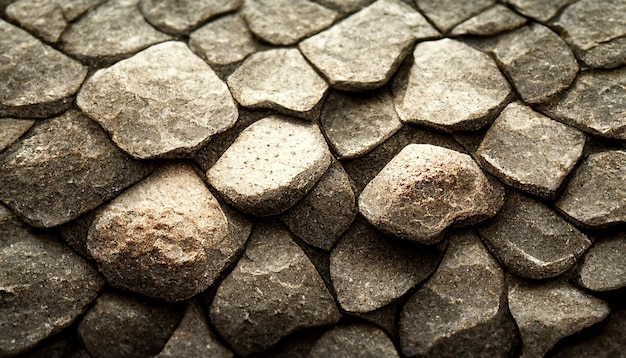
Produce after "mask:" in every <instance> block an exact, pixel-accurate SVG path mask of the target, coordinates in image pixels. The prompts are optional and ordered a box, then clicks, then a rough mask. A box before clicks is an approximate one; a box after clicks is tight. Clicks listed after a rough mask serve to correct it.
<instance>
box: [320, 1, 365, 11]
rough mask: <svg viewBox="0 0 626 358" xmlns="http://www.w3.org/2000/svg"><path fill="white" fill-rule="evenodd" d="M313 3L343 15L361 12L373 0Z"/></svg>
mask: <svg viewBox="0 0 626 358" xmlns="http://www.w3.org/2000/svg"><path fill="white" fill-rule="evenodd" d="M315 2H316V3H318V4H321V5H324V6H326V7H328V8H331V9H334V10H337V11H339V12H341V13H344V14H345V13H351V12H355V11H357V10H361V9H362V8H364V7H366V6H367V5H369V4H371V3H373V2H374V0H315Z"/></svg>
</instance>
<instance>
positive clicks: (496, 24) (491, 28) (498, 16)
mask: <svg viewBox="0 0 626 358" xmlns="http://www.w3.org/2000/svg"><path fill="white" fill-rule="evenodd" d="M525 23H526V18H525V17H523V16H521V15H518V14H517V13H515V12H514V11H512V10H511V9H509V8H508V7H506V6H504V5H501V4H497V5H495V6H493V7H490V8H488V9H487V10H485V11H483V12H481V13H480V14H478V15H476V16H474V17H472V18H470V19H468V20H466V21H464V22H462V23H460V24H458V25H457V26H455V27H454V29H452V31H450V35H454V36H458V35H478V36H492V35H496V34H499V33H501V32H504V31H510V30H513V29H516V28H518V27H520V26H522V25H524V24H525Z"/></svg>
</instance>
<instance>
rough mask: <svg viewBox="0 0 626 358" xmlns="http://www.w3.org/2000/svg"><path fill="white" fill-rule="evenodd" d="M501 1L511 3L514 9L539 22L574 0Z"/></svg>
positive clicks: (547, 18) (550, 16)
mask: <svg viewBox="0 0 626 358" xmlns="http://www.w3.org/2000/svg"><path fill="white" fill-rule="evenodd" d="M503 2H505V3H508V4H510V5H513V7H514V8H515V10H517V11H519V12H520V13H521V14H523V15H526V16H528V17H531V18H533V19H535V20H537V21H539V22H546V21H548V20H550V19H551V18H553V17H554V15H556V14H557V13H558V12H559V10H561V9H562V8H564V7H565V6H567V5H568V4H571V3H573V2H576V0H551V1H545V0H504V1H503Z"/></svg>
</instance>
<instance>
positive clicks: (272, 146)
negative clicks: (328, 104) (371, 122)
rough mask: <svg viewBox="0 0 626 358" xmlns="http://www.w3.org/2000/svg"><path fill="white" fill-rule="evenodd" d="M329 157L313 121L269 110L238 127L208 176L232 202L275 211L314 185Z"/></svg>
mask: <svg viewBox="0 0 626 358" xmlns="http://www.w3.org/2000/svg"><path fill="white" fill-rule="evenodd" d="M331 158H332V155H331V154H330V151H329V149H328V146H327V145H326V141H325V140H324V137H323V136H322V133H321V132H320V131H319V128H318V127H317V125H315V124H312V123H306V122H302V121H299V120H297V119H291V118H288V117H284V116H278V115H274V116H270V117H266V118H263V119H261V120H259V121H257V122H255V123H254V124H252V125H250V126H249V127H248V128H246V129H245V130H244V131H243V132H241V134H240V135H239V137H237V139H236V140H235V142H234V143H233V144H232V145H231V146H230V147H229V148H228V149H227V150H226V152H225V153H224V154H223V155H222V156H221V157H220V159H219V160H218V161H217V163H215V165H214V166H213V167H211V169H209V171H208V172H207V177H208V179H209V182H210V183H211V185H212V186H213V187H214V188H215V189H216V190H217V191H218V192H219V193H220V194H221V195H222V196H223V197H224V199H226V200H227V201H229V202H230V203H231V204H232V205H233V206H235V207H236V208H238V209H240V210H242V211H244V212H247V213H249V214H252V215H257V216H269V215H276V214H279V213H281V212H283V211H285V210H287V209H288V208H290V207H291V206H293V205H294V204H296V203H297V202H298V201H299V200H300V199H302V198H303V197H304V195H305V194H306V193H307V192H308V191H309V190H311V189H312V188H313V186H314V185H315V183H316V182H317V181H318V180H319V179H320V178H321V177H322V175H323V174H324V172H326V169H328V167H329V166H330V163H331Z"/></svg>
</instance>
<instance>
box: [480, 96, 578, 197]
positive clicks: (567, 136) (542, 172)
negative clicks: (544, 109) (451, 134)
mask: <svg viewBox="0 0 626 358" xmlns="http://www.w3.org/2000/svg"><path fill="white" fill-rule="evenodd" d="M584 146H585V135H584V134H583V133H581V132H579V131H578V130H576V129H574V128H572V127H569V126H567V125H564V124H562V123H560V122H557V121H554V120H552V119H550V118H548V117H545V116H543V115H541V114H539V113H537V112H535V111H533V110H532V109H531V108H530V107H528V106H526V105H524V104H523V103H519V102H516V103H511V104H509V105H508V106H507V107H506V108H505V109H504V110H503V111H502V113H500V116H499V117H498V118H497V119H496V120H495V122H494V123H493V124H492V125H491V127H490V128H489V130H488V131H487V134H486V135H485V137H484V138H483V140H482V142H481V144H480V146H479V147H478V150H477V151H476V157H477V160H478V162H479V163H480V164H481V166H482V167H483V168H485V169H486V170H487V171H488V172H490V173H491V174H493V175H495V176H497V177H498V178H499V179H500V180H502V181H503V182H505V183H507V184H509V185H511V186H513V187H516V188H518V189H521V190H524V191H527V192H529V193H532V194H535V195H539V196H542V197H544V198H550V199H554V197H555V196H556V193H557V191H558V190H559V188H560V187H561V184H562V183H563V181H564V180H565V178H566V177H567V176H568V175H569V173H570V172H571V171H572V169H574V166H575V165H576V163H577V162H578V159H580V157H581V155H582V153H583V147H584Z"/></svg>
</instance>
